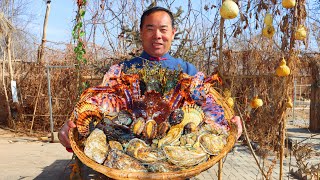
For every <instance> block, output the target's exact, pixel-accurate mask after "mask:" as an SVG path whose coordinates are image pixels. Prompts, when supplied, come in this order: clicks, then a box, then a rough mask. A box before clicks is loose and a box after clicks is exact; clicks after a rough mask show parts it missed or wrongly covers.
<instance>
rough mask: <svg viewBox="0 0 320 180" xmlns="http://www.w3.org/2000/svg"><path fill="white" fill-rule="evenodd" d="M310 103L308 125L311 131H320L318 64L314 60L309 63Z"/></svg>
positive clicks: (319, 65) (319, 67) (319, 63)
mask: <svg viewBox="0 0 320 180" xmlns="http://www.w3.org/2000/svg"><path fill="white" fill-rule="evenodd" d="M311 76H312V84H311V97H310V99H311V102H310V125H309V129H310V130H311V131H320V62H319V60H314V61H313V62H312V63H311Z"/></svg>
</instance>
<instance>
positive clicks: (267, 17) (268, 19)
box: [264, 13, 273, 26]
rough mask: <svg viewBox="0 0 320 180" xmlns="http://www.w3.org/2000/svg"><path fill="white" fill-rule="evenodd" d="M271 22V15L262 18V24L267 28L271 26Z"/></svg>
mask: <svg viewBox="0 0 320 180" xmlns="http://www.w3.org/2000/svg"><path fill="white" fill-rule="evenodd" d="M272 21H273V18H272V15H271V14H269V13H267V14H266V16H265V17H264V24H265V25H267V26H272Z"/></svg>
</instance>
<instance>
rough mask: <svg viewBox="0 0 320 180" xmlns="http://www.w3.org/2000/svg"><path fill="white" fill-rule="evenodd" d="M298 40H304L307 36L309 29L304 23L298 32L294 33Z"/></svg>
mask: <svg viewBox="0 0 320 180" xmlns="http://www.w3.org/2000/svg"><path fill="white" fill-rule="evenodd" d="M294 37H295V39H296V40H304V39H305V38H306V37H307V29H306V27H304V26H303V25H301V24H300V25H299V26H298V29H297V30H296V33H295V34H294Z"/></svg>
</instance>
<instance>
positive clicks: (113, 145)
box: [109, 141, 123, 151]
mask: <svg viewBox="0 0 320 180" xmlns="http://www.w3.org/2000/svg"><path fill="white" fill-rule="evenodd" d="M109 146H110V149H117V150H119V151H123V147H122V145H121V143H119V142H118V141H109Z"/></svg>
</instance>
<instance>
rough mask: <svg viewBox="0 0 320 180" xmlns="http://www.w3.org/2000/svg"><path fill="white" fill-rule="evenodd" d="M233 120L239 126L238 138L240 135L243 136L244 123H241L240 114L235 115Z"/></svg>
mask: <svg viewBox="0 0 320 180" xmlns="http://www.w3.org/2000/svg"><path fill="white" fill-rule="evenodd" d="M231 122H233V123H235V124H236V125H237V127H238V135H237V140H238V139H239V137H240V136H241V134H242V123H241V119H240V117H239V116H234V117H233V118H232V119H231Z"/></svg>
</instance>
